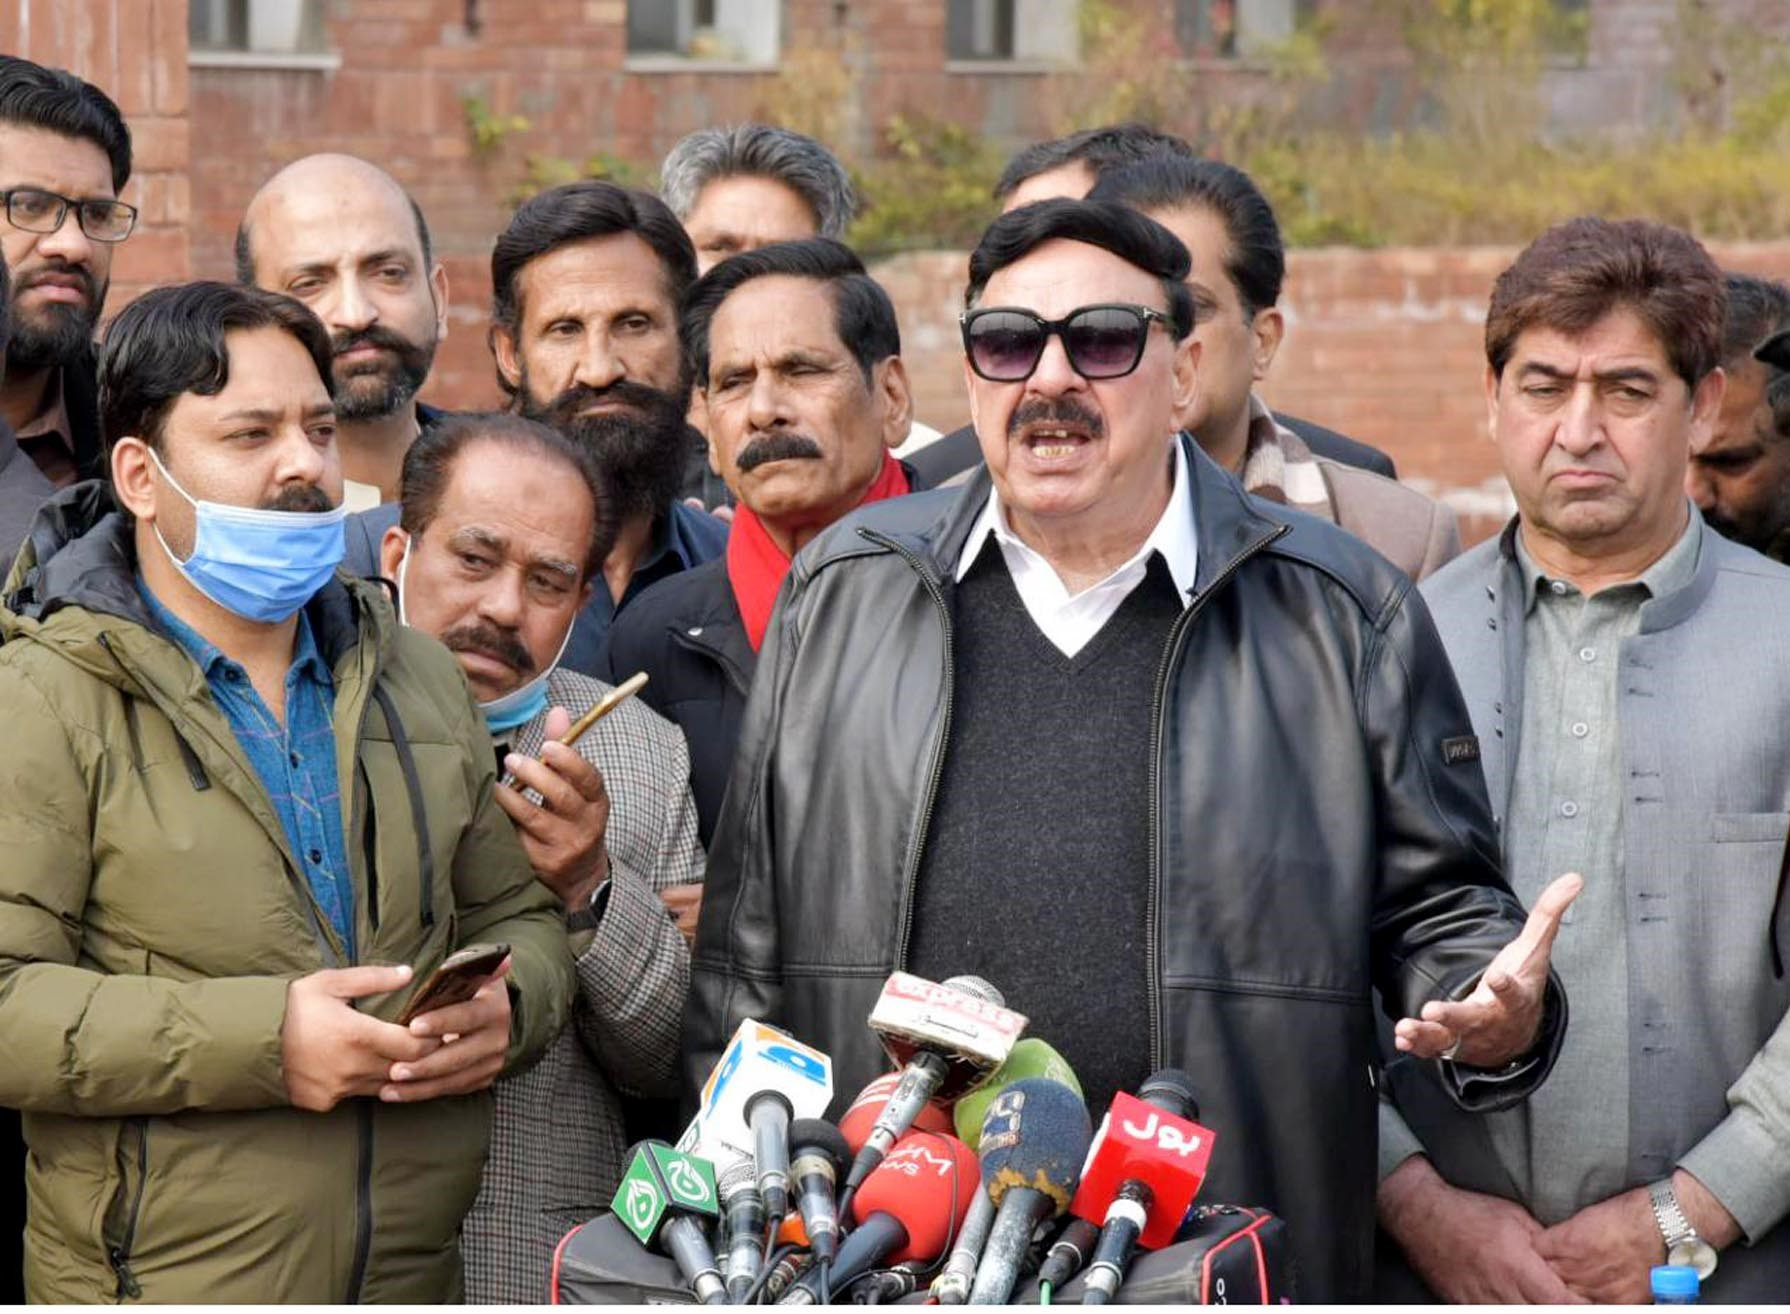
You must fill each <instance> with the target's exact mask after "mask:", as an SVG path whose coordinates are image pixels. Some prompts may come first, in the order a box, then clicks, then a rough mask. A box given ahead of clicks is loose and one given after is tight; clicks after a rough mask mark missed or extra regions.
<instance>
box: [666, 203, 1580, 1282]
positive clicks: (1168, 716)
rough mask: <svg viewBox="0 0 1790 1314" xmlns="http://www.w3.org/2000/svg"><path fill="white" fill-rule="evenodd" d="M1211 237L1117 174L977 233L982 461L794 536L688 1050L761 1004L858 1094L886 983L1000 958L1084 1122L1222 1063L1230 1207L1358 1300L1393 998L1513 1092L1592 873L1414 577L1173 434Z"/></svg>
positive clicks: (1015, 999)
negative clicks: (1530, 844)
mask: <svg viewBox="0 0 1790 1314" xmlns="http://www.w3.org/2000/svg"><path fill="white" fill-rule="evenodd" d="M1188 265H1189V259H1188V255H1187V250H1186V248H1185V247H1183V246H1182V245H1181V243H1180V242H1179V241H1177V240H1176V239H1175V238H1174V237H1173V235H1171V234H1170V233H1169V232H1168V231H1167V230H1166V229H1164V228H1162V227H1161V226H1160V225H1158V224H1157V223H1155V222H1154V221H1153V220H1150V219H1148V218H1146V217H1145V216H1143V215H1140V214H1137V213H1135V212H1133V211H1130V210H1127V209H1124V208H1121V207H1117V206H1113V205H1110V204H1107V203H1104V202H1091V201H1068V200H1055V201H1047V202H1044V203H1041V204H1039V205H1035V206H1029V207H1026V208H1025V209H1023V210H1019V211H1015V212H1014V213H1011V214H1008V215H1005V216H1003V217H1002V218H1000V219H998V220H997V221H996V222H995V223H994V225H993V226H992V227H991V228H990V229H989V230H988V232H987V234H986V235H985V236H984V237H983V239H982V243H981V245H980V246H979V247H978V248H977V250H976V252H975V254H974V255H973V256H972V257H971V258H970V270H969V274H970V276H969V295H968V306H969V309H968V310H967V311H966V313H965V314H964V316H963V336H964V345H965V350H966V355H967V357H968V359H967V361H966V367H965V378H966V381H967V383H968V386H969V392H970V409H971V414H972V416H973V417H974V422H975V426H976V433H977V436H978V438H979V440H980V442H981V446H982V452H983V456H984V459H985V462H986V470H985V471H983V472H979V473H978V474H977V475H976V476H975V478H974V479H972V480H971V482H969V483H968V484H967V485H965V486H964V487H962V488H960V489H947V490H941V491H939V492H936V493H927V494H919V495H917V496H914V497H909V498H903V499H896V500H894V501H890V502H883V503H878V504H876V505H874V506H868V507H865V508H862V509H860V510H859V511H857V512H854V513H853V514H852V515H851V516H849V517H847V518H846V519H845V520H844V521H842V522H840V523H838V524H836V525H833V526H832V527H830V528H828V529H827V530H825V531H824V532H823V533H822V534H821V535H820V536H819V537H818V538H816V539H815V540H814V542H812V543H811V544H810V545H809V546H808V547H807V548H806V549H805V550H804V551H803V552H802V553H800V554H799V555H798V556H797V558H796V560H795V563H794V566H793V568H792V569H791V571H790V574H789V577H788V579H787V581H786V582H785V584H784V586H783V593H782V596H781V598H780V599H779V603H778V607H777V610H776V612H775V613H774V614H773V616H772V618H771V622H770V629H769V632H768V634H767V636H766V639H765V643H764V647H763V649H762V651H761V653H760V657H759V664H758V670H757V675H756V678H755V683H754V686H753V691H752V696H751V698H750V700H749V701H748V704H747V708H746V714H745V720H744V725H743V727H742V730H741V734H740V748H739V753H738V755H737V757H736V758H735V762H734V775H733V778H732V780H731V781H730V782H729V788H728V794H727V799H726V801H725V802H724V803H723V805H722V809H721V818H720V821H719V823H718V826H717V830H716V837H715V842H714V844H713V846H712V847H711V850H710V852H711V854H712V855H713V856H712V857H711V859H710V865H709V872H708V881H707V890H706V896H705V899H704V903H703V911H702V918H701V922H700V924H699V928H698V932H697V945H696V955H695V961H694V966H693V977H692V995H691V1009H690V1014H689V1017H688V1019H687V1022H686V1028H685V1042H686V1053H687V1063H688V1066H687V1068H686V1073H687V1075H688V1076H690V1077H691V1078H692V1079H694V1080H699V1079H700V1078H701V1076H702V1075H703V1074H705V1073H706V1072H707V1071H708V1070H709V1067H710V1065H711V1064H712V1063H713V1061H714V1059H715V1057H716V1056H717V1053H718V1052H719V1049H720V1046H721V1044H722V1042H723V1040H724V1039H725V1037H726V1035H727V1034H728V1032H729V1030H730V1029H731V1028H732V1027H735V1026H737V1025H738V1023H739V1022H740V1020H741V1019H742V1018H744V1017H747V1016H752V1017H757V1018H762V1019H765V1020H768V1021H772V1022H775V1023H777V1024H779V1025H781V1026H785V1027H787V1028H789V1029H790V1030H791V1031H793V1032H794V1033H795V1034H796V1035H799V1036H801V1037H802V1038H803V1039H805V1040H807V1041H809V1042H811V1043H813V1044H816V1045H818V1046H820V1047H822V1048H823V1049H825V1050H827V1051H828V1052H829V1053H830V1054H831V1055H832V1057H833V1062H834V1065H835V1074H834V1076H835V1082H836V1086H837V1088H838V1089H840V1090H847V1091H849V1090H855V1089H858V1088H859V1086H860V1085H861V1084H862V1083H863V1082H864V1081H866V1080H868V1079H869V1078H870V1077H872V1076H874V1075H875V1074H876V1073H877V1072H878V1071H880V1070H881V1067H882V1063H883V1058H882V1054H881V1051H880V1050H879V1049H878V1047H877V1044H876V1042H875V1039H874V1037H873V1036H872V1034H871V1032H870V1031H869V1030H868V1029H867V1028H866V1027H865V1025H864V1019H865V1017H866V1016H867V1015H868V1014H869V1013H870V1010H871V1008H872V1006H873V1005H874V1003H875V1001H876V998H877V995H878V993H879V992H880V990H881V988H882V985H883V981H884V978H885V977H886V975H887V974H888V973H889V972H890V971H891V970H894V969H897V968H899V969H904V970H907V971H912V972H915V973H917V974H919V975H921V976H924V977H928V978H931V979H934V980H939V979H943V978H945V977H949V976H952V975H954V974H957V973H961V972H974V973H976V974H978V975H981V976H983V977H985V978H986V979H988V980H989V981H992V982H993V983H995V984H996V985H997V986H999V987H1000V988H1001V990H1002V991H1003V992H1005V994H1006V998H1007V1001H1008V1002H1009V1003H1010V1004H1012V1005H1013V1006H1014V1007H1015V1008H1017V1009H1019V1010H1020V1011H1021V1012H1023V1013H1025V1014H1026V1015H1027V1016H1028V1017H1029V1018H1030V1019H1031V1022H1030V1030H1031V1032H1032V1033H1033V1034H1036V1035H1038V1036H1041V1037H1044V1038H1046V1039H1048V1040H1050V1041H1051V1042H1052V1043H1053V1044H1055V1045H1056V1046H1057V1047H1058V1048H1060V1049H1061V1050H1062V1052H1063V1053H1064V1055H1065V1056H1066V1057H1067V1058H1068V1059H1069V1061H1070V1063H1071V1064H1072V1065H1073V1066H1074V1068H1075V1070H1076V1072H1077V1073H1078V1075H1079V1076H1080V1077H1081V1079H1082V1086H1083V1089H1084V1091H1085V1092H1086V1094H1087V1096H1088V1101H1089V1106H1090V1109H1091V1110H1092V1111H1093V1112H1094V1113H1095V1114H1096V1115H1098V1114H1100V1113H1101V1112H1103V1111H1104V1110H1105V1108H1106V1105H1107V1102H1108V1100H1109V1099H1110V1097H1111V1096H1112V1094H1113V1093H1114V1092H1115V1091H1118V1090H1135V1089H1137V1087H1138V1086H1139V1085H1140V1084H1141V1083H1142V1082H1143V1081H1144V1080H1145V1079H1146V1078H1147V1077H1148V1076H1149V1075H1150V1073H1151V1072H1152V1071H1154V1070H1156V1069H1159V1068H1161V1067H1164V1066H1170V1065H1172V1066H1175V1067H1179V1068H1183V1069H1186V1070H1187V1071H1189V1072H1193V1073H1196V1074H1198V1080H1199V1082H1200V1101H1201V1107H1202V1110H1203V1117H1202V1119H1201V1121H1202V1122H1204V1123H1205V1124H1206V1125H1207V1126H1209V1127H1211V1128H1213V1129H1214V1130H1216V1131H1217V1133H1218V1135H1219V1136H1220V1137H1221V1139H1222V1140H1223V1141H1224V1142H1225V1143H1224V1145H1223V1147H1222V1148H1221V1149H1220V1151H1219V1153H1218V1154H1217V1155H1215V1156H1214V1157H1213V1160H1212V1168H1211V1173H1210V1176H1209V1178H1208V1181H1207V1184H1206V1188H1205V1190H1206V1194H1207V1196H1208V1198H1211V1199H1216V1200H1226V1201H1236V1202H1246V1203H1249V1204H1256V1205H1265V1206H1268V1207H1270V1208H1273V1209H1275V1210H1277V1211H1279V1212H1280V1213H1282V1214H1283V1215H1284V1216H1285V1217H1286V1218H1287V1219H1288V1221H1289V1223H1290V1225H1291V1235H1292V1238H1293V1245H1294V1249H1295V1254H1296V1257H1297V1263H1298V1266H1299V1269H1300V1272H1301V1275H1302V1288H1301V1293H1300V1294H1301V1295H1302V1296H1303V1297H1304V1298H1306V1299H1309V1300H1317V1301H1338V1300H1352V1299H1360V1298H1362V1297H1364V1296H1365V1295H1366V1292H1367V1284H1368V1281H1369V1277H1370V1274H1371V1260H1372V1247H1373V1226H1374V1224H1373V1215H1372V1198H1373V1191H1374V1181H1375V1153H1374V1134H1375V1133H1374V1129H1375V1123H1376V1097H1375V1093H1374V1089H1373V1081H1372V1079H1371V1077H1370V1073H1371V1072H1372V1070H1373V1061H1374V1028H1373V1018H1372V1015H1371V1011H1370V1008H1371V1006H1370V1003H1369V1000H1370V996H1371V992H1372V990H1373V989H1374V988H1375V987H1377V988H1378V989H1379V990H1380V991H1381V993H1382V995H1383V996H1384V998H1385V999H1386V1000H1387V1001H1388V1002H1387V1007H1388V1009H1389V1010H1391V1011H1392V1012H1393V1016H1395V1017H1397V1018H1400V1019H1401V1020H1400V1021H1399V1023H1398V1027H1397V1032H1398V1035H1399V1036H1400V1037H1401V1044H1402V1045H1403V1046H1405V1047H1407V1048H1409V1049H1410V1050H1411V1051H1412V1052H1413V1053H1415V1054H1417V1055H1418V1056H1420V1057H1422V1058H1425V1059H1436V1060H1442V1062H1441V1072H1440V1076H1441V1080H1442V1082H1443V1083H1444V1085H1445V1086H1446V1087H1447V1088H1448V1089H1449V1091H1450V1092H1451V1093H1452V1094H1453V1096H1454V1098H1455V1099H1456V1100H1458V1101H1459V1102H1460V1103H1461V1104H1463V1105H1464V1106H1466V1107H1469V1108H1494V1107H1502V1106H1504V1105H1506V1104H1508V1103H1510V1102H1512V1101H1515V1100H1518V1099H1520V1098H1522V1097H1523V1096H1525V1095H1526V1094H1527V1093H1528V1092H1529V1091H1530V1090H1532V1089H1533V1088H1534V1087H1535V1086H1537V1085H1538V1084H1539V1083H1540V1081H1541V1080H1542V1078H1543V1077H1545V1075H1546V1074H1547V1071H1548V1069H1549V1067H1550V1065H1551V1063H1552V1056H1553V1054H1554V1052H1555V1049H1556V1047H1557V1046H1558V1043H1559V1039H1560V1036H1561V1034H1562V1031H1563V1027H1564V1014H1563V1009H1564V996H1563V994H1562V993H1561V991H1560V989H1559V987H1558V984H1557V983H1555V982H1553V981H1552V980H1551V978H1550V976H1549V972H1548V954H1549V948H1550V946H1551V943H1552V937H1553V934H1554V932H1555V929H1556V928H1557V926H1558V921H1559V918H1560V916H1561V914H1562V913H1563V912H1564V910H1565V907H1566V905H1567V904H1568V903H1570V901H1571V898H1572V894H1573V892H1574V890H1575V883H1574V880H1573V879H1572V878H1567V879H1565V880H1564V881H1562V882H1561V883H1559V885H1557V886H1556V887H1555V888H1553V889H1550V890H1549V891H1548V892H1547V893H1546V894H1544V895H1543V896H1542V898H1541V899H1540V900H1539V901H1538V906H1537V912H1536V914H1535V915H1534V916H1533V917H1531V918H1529V919H1528V920H1527V921H1525V919H1524V915H1523V912H1522V909H1521V908H1520V906H1519V905H1518V904H1517V902H1516V900H1515V899H1514V898H1513V897H1512V896H1511V894H1510V891H1509V888H1508V887H1507V886H1506V884H1505V882H1504V879H1503V877H1502V875H1501V874H1500V872H1499V869H1498V864H1497V859H1496V857H1495V854H1496V852H1497V849H1496V839H1495V830H1494V826H1493V820H1492V814H1491V809H1490V807H1489V805H1488V803H1487V801H1486V793H1485V785H1484V781H1483V779H1482V777H1481V775H1480V772H1479V768H1478V765H1477V745H1476V743H1475V741H1474V740H1473V738H1472V725H1471V721H1470V718H1469V717H1468V714H1467V710H1466V708H1465V706H1464V705H1463V704H1462V702H1461V698H1460V693H1459V691H1458V689H1457V688H1456V686H1455V683H1454V680H1453V677H1452V676H1451V675H1450V673H1449V667H1448V662H1447V658H1446V656H1445V655H1444V654H1443V651H1442V648H1441V645H1440V643H1439V642H1438V640H1437V638H1436V634H1435V630H1434V628H1433V626H1432V625H1431V624H1430V621H1429V617H1428V614H1427V613H1426V612H1425V611H1424V608H1423V605H1422V603H1421V601H1420V600H1418V599H1417V598H1416V597H1414V596H1413V594H1412V592H1411V588H1410V583H1409V580H1408V579H1407V578H1406V577H1405V576H1404V575H1403V574H1401V573H1400V572H1399V571H1397V570H1396V569H1395V568H1394V567H1393V566H1391V565H1390V564H1388V563H1387V562H1386V561H1384V560H1383V559H1382V558H1380V557H1378V556H1376V555H1375V554H1373V553H1372V552H1371V551H1369V550H1368V549H1367V548H1366V547H1364V546H1363V545H1362V544H1361V543H1359V542H1358V541H1356V540H1354V539H1352V538H1350V537H1349V536H1347V535H1346V534H1344V533H1343V532H1342V531H1340V530H1338V529H1337V528H1336V527H1335V526H1332V525H1328V524H1324V523H1322V522H1320V521H1318V520H1316V519H1315V518H1312V517H1308V516H1304V515H1300V514H1299V513H1297V512H1292V511H1288V510H1285V509H1282V508H1277V507H1275V506H1273V505H1272V504H1269V503H1265V502H1261V501H1257V500H1255V499H1251V498H1250V497H1249V496H1248V495H1247V494H1245V493H1244V491H1243V489H1242V488H1241V486H1240V485H1239V484H1238V483H1237V482H1236V480H1235V479H1234V478H1233V477H1232V476H1231V475H1230V474H1228V473H1227V472H1225V471H1223V470H1220V469H1219V468H1218V467H1217V466H1216V465H1214V464H1213V463H1212V462H1211V461H1210V459H1208V458H1207V457H1206V456H1204V455H1203V454H1202V453H1201V451H1200V449H1199V448H1198V447H1197V446H1196V445H1195V444H1194V443H1193V441H1192V440H1191V439H1190V438H1187V437H1186V436H1185V435H1177V434H1176V433H1175V429H1174V419H1173V417H1174V416H1175V414H1176V411H1177V408H1178V407H1181V406H1183V405H1184V404H1185V403H1186V402H1187V401H1188V400H1189V398H1190V397H1191V395H1192V393H1193V391H1194V389H1195V388H1197V386H1198V383H1199V370H1198V349H1197V347H1196V346H1195V345H1194V343H1193V341H1192V340H1191V337H1190V334H1191V330H1192V326H1193V311H1192V301H1191V296H1190V294H1189V292H1188V290H1187V289H1186V287H1185V286H1184V285H1183V280H1184V279H1185V278H1186V276H1187V272H1188ZM1447 1001H1454V1002H1447Z"/></svg>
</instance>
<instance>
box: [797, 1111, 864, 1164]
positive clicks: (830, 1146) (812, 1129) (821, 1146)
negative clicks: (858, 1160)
mask: <svg viewBox="0 0 1790 1314" xmlns="http://www.w3.org/2000/svg"><path fill="white" fill-rule="evenodd" d="M800 1154H819V1155H824V1156H825V1157H826V1158H828V1159H830V1160H831V1161H832V1163H833V1171H834V1172H835V1173H842V1172H844V1171H845V1166H846V1165H847V1164H849V1163H850V1162H851V1157H852V1152H851V1147H850V1146H849V1145H847V1144H846V1140H845V1136H844V1134H843V1133H841V1132H840V1130H839V1129H838V1128H837V1127H835V1126H834V1125H833V1124H832V1123H830V1122H828V1121H827V1120H826V1119H825V1118H797V1119H796V1120H795V1121H794V1122H792V1123H790V1124H789V1156H790V1158H791V1159H794V1158H795V1157H796V1156H797V1155H800Z"/></svg>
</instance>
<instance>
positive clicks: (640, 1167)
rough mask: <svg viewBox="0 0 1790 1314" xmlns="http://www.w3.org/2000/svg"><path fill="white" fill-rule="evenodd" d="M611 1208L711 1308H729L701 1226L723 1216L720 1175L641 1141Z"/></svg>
mask: <svg viewBox="0 0 1790 1314" xmlns="http://www.w3.org/2000/svg"><path fill="white" fill-rule="evenodd" d="M610 1208H611V1209H612V1210H613V1211H614V1213H615V1216H616V1217H617V1218H619V1219H620V1220H621V1221H622V1224H623V1225H624V1226H625V1227H626V1228H627V1229H628V1230H629V1231H630V1232H632V1233H633V1234H634V1237H635V1239H636V1240H638V1241H639V1242H640V1244H641V1245H643V1246H646V1247H647V1248H648V1249H652V1250H657V1251H659V1252H660V1253H661V1254H665V1255H669V1256H670V1257H671V1259H672V1260H674V1261H675V1262H676V1264H677V1266H678V1271H679V1272H680V1273H682V1274H683V1276H684V1281H685V1282H687V1283H689V1285H690V1289H691V1290H692V1291H694V1292H695V1294H696V1298H697V1299H698V1300H700V1301H701V1302H702V1303H703V1304H705V1305H722V1304H725V1303H726V1302H727V1288H726V1287H725V1286H724V1285H723V1284H722V1281H721V1273H720V1270H719V1268H718V1267H717V1265H716V1263H715V1252H714V1249H713V1247H711V1246H710V1245H709V1240H708V1235H707V1233H706V1232H705V1231H704V1228H703V1224H702V1222H701V1221H700V1220H702V1219H705V1218H715V1217H717V1216H718V1215H719V1214H720V1193H719V1192H718V1191H717V1190H716V1187H715V1169H714V1167H713V1166H712V1165H711V1164H710V1163H709V1162H708V1160H706V1159H698V1158H697V1157H696V1156H695V1155H690V1154H682V1153H680V1152H679V1151H677V1150H674V1149H672V1148H671V1147H670V1146H669V1145H667V1144H665V1142H664V1141H641V1142H640V1143H639V1144H638V1145H636V1146H635V1147H634V1152H633V1154H632V1155H631V1156H630V1158H629V1161H628V1171H627V1172H626V1173H624V1174H623V1175H622V1180H621V1185H619V1186H617V1187H616V1188H615V1199H614V1200H612V1201H611V1202H610Z"/></svg>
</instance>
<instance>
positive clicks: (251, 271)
mask: <svg viewBox="0 0 1790 1314" xmlns="http://www.w3.org/2000/svg"><path fill="white" fill-rule="evenodd" d="M399 190H400V191H402V190H403V189H402V188H400V189H399ZM404 199H405V200H406V201H408V202H409V203H410V217H411V218H413V219H415V220H416V241H417V245H418V246H419V247H420V248H421V249H422V253H423V277H424V278H427V277H428V276H429V270H430V267H431V266H433V265H434V263H435V244H434V242H433V240H432V239H431V238H430V237H429V221H428V220H427V219H425V218H423V207H422V206H420V205H418V204H417V203H416V197H414V196H412V195H411V194H410V193H409V192H404ZM234 254H235V257H236V281H237V282H238V283H241V284H242V285H243V286H244V287H252V286H254V283H255V251H254V247H253V245H252V243H251V241H250V238H249V221H248V218H247V217H246V216H245V217H244V218H243V221H242V222H241V223H239V224H237V225H236V245H235V248H234Z"/></svg>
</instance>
